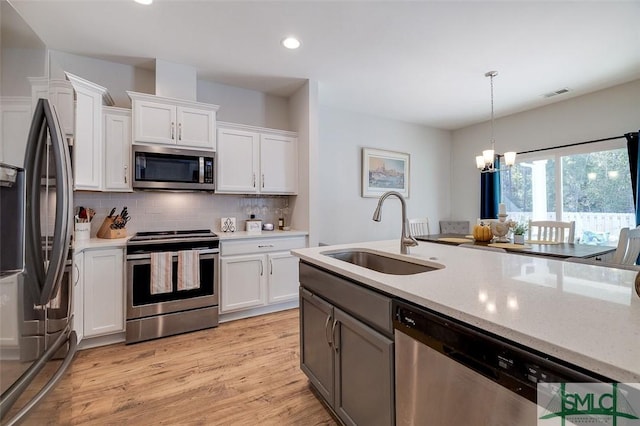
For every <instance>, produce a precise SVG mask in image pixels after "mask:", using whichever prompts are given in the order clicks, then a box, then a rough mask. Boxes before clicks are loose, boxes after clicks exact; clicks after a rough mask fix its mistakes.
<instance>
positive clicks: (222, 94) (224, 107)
mask: <svg viewBox="0 0 640 426" xmlns="http://www.w3.org/2000/svg"><path fill="white" fill-rule="evenodd" d="M198 101H199V102H205V103H210V104H215V105H220V109H219V110H218V115H217V118H218V120H219V121H229V122H231V123H241V124H248V125H252V126H259V127H269V128H272V129H280V130H295V128H293V127H292V126H291V123H290V122H289V102H288V100H287V99H286V98H282V97H279V96H273V95H267V94H265V93H262V92H258V91H255V90H249V89H242V88H239V87H234V86H227V85H225V84H219V83H213V82H210V81H204V80H198Z"/></svg>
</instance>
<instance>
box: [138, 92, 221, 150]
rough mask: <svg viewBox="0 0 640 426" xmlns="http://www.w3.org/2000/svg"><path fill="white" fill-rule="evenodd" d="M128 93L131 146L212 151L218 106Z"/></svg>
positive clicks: (214, 142) (213, 148)
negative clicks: (136, 144) (156, 145)
mask: <svg viewBox="0 0 640 426" xmlns="http://www.w3.org/2000/svg"><path fill="white" fill-rule="evenodd" d="M127 94H128V95H129V97H130V98H131V108H132V110H133V143H142V144H165V145H178V146H181V147H185V148H197V149H204V150H210V151H215V149H216V112H217V111H218V109H219V106H218V105H211V104H204V103H200V102H190V101H183V100H180V99H172V98H162V97H160V96H153V95H147V94H144V93H136V92H127Z"/></svg>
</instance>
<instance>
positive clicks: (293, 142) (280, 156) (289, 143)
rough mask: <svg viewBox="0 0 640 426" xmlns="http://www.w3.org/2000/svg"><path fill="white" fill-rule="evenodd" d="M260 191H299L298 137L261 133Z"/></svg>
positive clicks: (286, 192)
mask: <svg viewBox="0 0 640 426" xmlns="http://www.w3.org/2000/svg"><path fill="white" fill-rule="evenodd" d="M260 184H261V186H260V191H261V192H266V193H282V194H295V193H296V192H298V139H297V138H295V137H292V136H287V135H283V134H276V133H266V134H262V135H260Z"/></svg>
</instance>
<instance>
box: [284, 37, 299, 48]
mask: <svg viewBox="0 0 640 426" xmlns="http://www.w3.org/2000/svg"><path fill="white" fill-rule="evenodd" d="M282 45H283V46H284V47H286V48H287V49H297V48H298V47H300V40H298V39H297V38H295V37H287V38H285V39H284V40H282Z"/></svg>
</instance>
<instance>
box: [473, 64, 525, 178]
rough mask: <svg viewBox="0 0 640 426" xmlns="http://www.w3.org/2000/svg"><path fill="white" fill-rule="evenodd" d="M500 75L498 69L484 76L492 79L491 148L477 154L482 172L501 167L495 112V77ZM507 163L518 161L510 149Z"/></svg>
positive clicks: (506, 157) (478, 165)
mask: <svg viewBox="0 0 640 426" xmlns="http://www.w3.org/2000/svg"><path fill="white" fill-rule="evenodd" d="M497 75H498V71H487V72H486V73H485V74H484V76H485V77H489V78H490V79H491V149H485V150H484V151H482V155H478V156H476V167H477V168H478V169H480V171H481V172H482V173H486V172H496V171H499V170H500V169H497V168H495V163H494V161H495V157H496V156H498V157H502V155H500V154H496V140H495V137H494V130H495V129H494V127H495V122H494V112H493V77H495V76H497ZM504 162H505V165H506V166H508V167H511V166H513V165H514V164H515V162H516V153H515V152H514V151H509V152H505V153H504Z"/></svg>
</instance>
